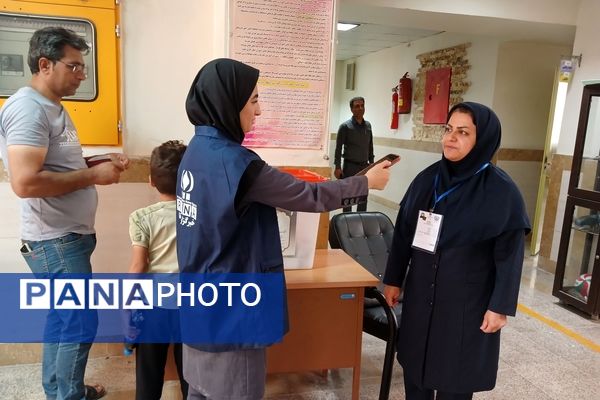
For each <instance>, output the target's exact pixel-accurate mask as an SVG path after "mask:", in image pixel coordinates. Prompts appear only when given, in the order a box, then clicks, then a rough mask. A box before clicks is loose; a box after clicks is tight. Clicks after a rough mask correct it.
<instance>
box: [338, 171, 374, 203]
mask: <svg viewBox="0 0 600 400" xmlns="http://www.w3.org/2000/svg"><path fill="white" fill-rule="evenodd" d="M368 165H369V163H368V162H366V161H365V162H362V163H355V162H353V161H348V160H344V167H343V169H342V174H343V177H344V178H347V177H349V176H354V175H356V173H357V172H359V171H360V170H362V169H365V168H366V167H367V166H368ZM342 210H343V211H344V212H350V211H352V206H349V207H344V208H343V209H342ZM356 211H367V202H366V201H365V202H364V203H360V204H358V205H357V206H356Z"/></svg>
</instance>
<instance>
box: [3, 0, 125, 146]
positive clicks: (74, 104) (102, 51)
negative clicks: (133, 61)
mask: <svg viewBox="0 0 600 400" xmlns="http://www.w3.org/2000/svg"><path fill="white" fill-rule="evenodd" d="M116 7H117V6H116V5H115V2H114V1H110V0H87V1H82V0H54V1H52V2H50V1H40V0H30V1H17V0H0V49H1V50H0V106H1V105H2V104H3V103H4V101H5V100H6V98H7V97H9V96H11V95H12V94H13V93H14V92H16V91H17V90H18V89H19V88H21V87H23V86H26V85H28V84H29V81H30V80H31V72H30V71H29V67H28V65H27V53H28V50H29V39H30V38H31V36H32V35H33V32H35V31H36V30H38V29H41V28H45V27H48V26H60V27H63V28H67V29H71V30H73V31H75V32H76V33H77V34H78V35H80V36H81V37H83V38H84V39H85V40H86V42H87V43H88V44H89V45H90V51H89V53H88V54H87V55H85V56H84V62H85V65H86V71H85V72H86V75H87V79H86V80H85V81H83V82H82V84H81V86H80V87H79V89H78V90H77V92H76V93H75V95H73V96H69V97H65V98H64V99H63V102H62V104H63V106H64V107H65V108H66V109H67V110H68V112H69V115H70V116H71V118H72V119H73V122H74V123H75V127H76V128H77V133H78V135H79V140H80V141H81V143H82V144H83V145H118V144H119V143H120V135H119V120H120V107H119V51H118V50H119V47H118V39H119V38H118V29H117V26H118V23H117V22H118V14H117V9H116Z"/></svg>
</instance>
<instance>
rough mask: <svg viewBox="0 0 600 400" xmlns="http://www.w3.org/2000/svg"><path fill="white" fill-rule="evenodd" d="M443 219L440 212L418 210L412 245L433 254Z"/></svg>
mask: <svg viewBox="0 0 600 400" xmlns="http://www.w3.org/2000/svg"><path fill="white" fill-rule="evenodd" d="M443 219H444V216H443V215H441V214H436V213H433V212H431V211H423V210H421V211H419V216H418V217H417V229H416V230H415V237H414V238H413V242H412V247H414V248H416V249H419V250H423V251H426V252H428V253H431V254H434V253H435V250H436V248H437V245H438V242H439V239H440V232H441V231H442V220H443Z"/></svg>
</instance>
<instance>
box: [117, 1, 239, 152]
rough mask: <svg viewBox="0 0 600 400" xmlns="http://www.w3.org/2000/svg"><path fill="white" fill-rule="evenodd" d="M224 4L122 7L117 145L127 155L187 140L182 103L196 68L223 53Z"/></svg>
mask: <svg viewBox="0 0 600 400" xmlns="http://www.w3.org/2000/svg"><path fill="white" fill-rule="evenodd" d="M227 3H228V2H227V1H222V0H203V1H197V0H170V1H163V0H144V1H124V2H122V10H121V16H122V26H123V29H122V54H123V62H122V65H123V82H122V92H123V110H124V132H123V141H124V151H125V152H126V153H127V154H129V155H130V156H140V155H148V154H150V152H151V151H152V149H153V148H154V147H155V146H157V145H159V144H160V143H162V142H164V141H166V140H169V139H182V140H184V141H186V142H187V141H188V140H189V139H190V138H191V136H192V135H193V127H192V125H191V124H190V123H189V121H188V119H187V116H186V114H185V109H184V103H185V98H186V96H187V92H188V90H189V88H190V84H191V82H192V80H193V79H194V77H195V75H196V73H197V72H198V70H199V69H200V67H202V66H203V65H204V64H205V63H206V62H208V61H210V60H212V59H213V58H217V57H223V56H225V54H226V48H225V43H226V42H225V40H226V38H227V17H226V15H227Z"/></svg>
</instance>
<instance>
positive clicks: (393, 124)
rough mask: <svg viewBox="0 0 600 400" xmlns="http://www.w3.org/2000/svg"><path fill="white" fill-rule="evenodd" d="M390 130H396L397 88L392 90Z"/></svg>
mask: <svg viewBox="0 0 600 400" xmlns="http://www.w3.org/2000/svg"><path fill="white" fill-rule="evenodd" d="M390 129H398V86H396V87H394V88H393V89H392V122H391V123H390Z"/></svg>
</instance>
